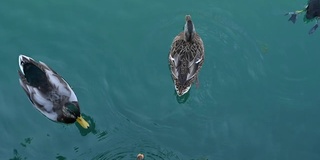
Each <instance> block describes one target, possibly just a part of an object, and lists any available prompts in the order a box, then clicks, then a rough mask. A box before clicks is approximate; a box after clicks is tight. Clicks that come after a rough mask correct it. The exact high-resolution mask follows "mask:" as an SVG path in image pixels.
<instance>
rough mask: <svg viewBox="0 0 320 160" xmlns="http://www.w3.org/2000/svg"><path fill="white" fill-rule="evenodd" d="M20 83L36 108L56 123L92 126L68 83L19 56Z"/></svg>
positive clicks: (42, 66)
mask: <svg viewBox="0 0 320 160" xmlns="http://www.w3.org/2000/svg"><path fill="white" fill-rule="evenodd" d="M19 67H20V70H18V73H19V77H20V78H19V82H20V85H21V86H22V88H23V90H24V91H25V92H26V94H27V95H28V98H29V100H30V101H31V103H32V104H33V106H34V107H35V108H36V109H37V110H39V111H40V112H41V113H42V114H43V115H45V116H46V117H47V118H49V119H50V120H52V121H55V122H61V123H66V124H69V123H74V122H76V121H77V122H78V123H79V124H80V125H81V126H82V127H83V128H88V127H89V124H88V123H87V122H86V121H85V120H84V119H83V118H82V117H81V115H80V107H79V103H78V99H77V97H76V95H75V93H74V92H73V90H72V89H71V87H70V86H69V84H68V83H67V82H66V81H65V80H64V79H63V78H62V77H61V76H60V75H59V74H57V72H55V71H54V70H52V69H51V68H49V67H48V66H47V65H46V64H45V63H43V62H36V61H34V60H33V59H32V58H30V57H28V56H25V55H20V56H19Z"/></svg>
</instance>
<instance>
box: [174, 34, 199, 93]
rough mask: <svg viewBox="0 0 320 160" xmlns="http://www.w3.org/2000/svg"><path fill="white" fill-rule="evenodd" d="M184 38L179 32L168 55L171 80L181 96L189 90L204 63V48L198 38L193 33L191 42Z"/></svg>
mask: <svg viewBox="0 0 320 160" xmlns="http://www.w3.org/2000/svg"><path fill="white" fill-rule="evenodd" d="M184 36H185V34H184V32H181V33H180V34H179V35H178V36H176V37H175V38H174V40H173V42H172V45H171V49H170V53H169V64H170V69H171V73H172V78H173V80H174V83H175V87H176V90H177V92H178V94H181V95H182V94H184V93H185V92H186V91H188V90H189V89H190V87H191V85H192V83H193V82H194V81H195V78H196V77H197V74H198V73H199V71H200V69H201V67H202V64H203V62H204V46H203V42H202V39H201V38H200V36H199V35H198V34H197V33H195V35H194V37H193V39H192V41H191V42H188V41H186V40H185V38H184Z"/></svg>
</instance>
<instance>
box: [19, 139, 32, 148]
mask: <svg viewBox="0 0 320 160" xmlns="http://www.w3.org/2000/svg"><path fill="white" fill-rule="evenodd" d="M32 139H33V138H25V139H24V142H21V143H20V144H21V146H22V147H27V145H28V144H31V141H32Z"/></svg>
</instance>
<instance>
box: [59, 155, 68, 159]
mask: <svg viewBox="0 0 320 160" xmlns="http://www.w3.org/2000/svg"><path fill="white" fill-rule="evenodd" d="M66 159H67V158H66V157H64V156H61V155H57V157H56V160H66Z"/></svg>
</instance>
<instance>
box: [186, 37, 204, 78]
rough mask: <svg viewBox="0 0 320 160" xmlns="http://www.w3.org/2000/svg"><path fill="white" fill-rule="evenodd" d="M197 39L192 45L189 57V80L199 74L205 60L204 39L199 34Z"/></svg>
mask: <svg viewBox="0 0 320 160" xmlns="http://www.w3.org/2000/svg"><path fill="white" fill-rule="evenodd" d="M195 39H196V41H195V42H194V44H193V45H191V46H190V52H189V53H190V54H189V56H188V57H187V58H188V62H189V63H188V64H189V65H188V68H189V73H188V74H187V80H191V79H193V78H194V77H195V76H196V75H197V73H198V72H199V70H200V69H201V67H202V64H203V62H204V46H203V41H202V39H201V38H200V37H199V36H198V35H196V38H195Z"/></svg>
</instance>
